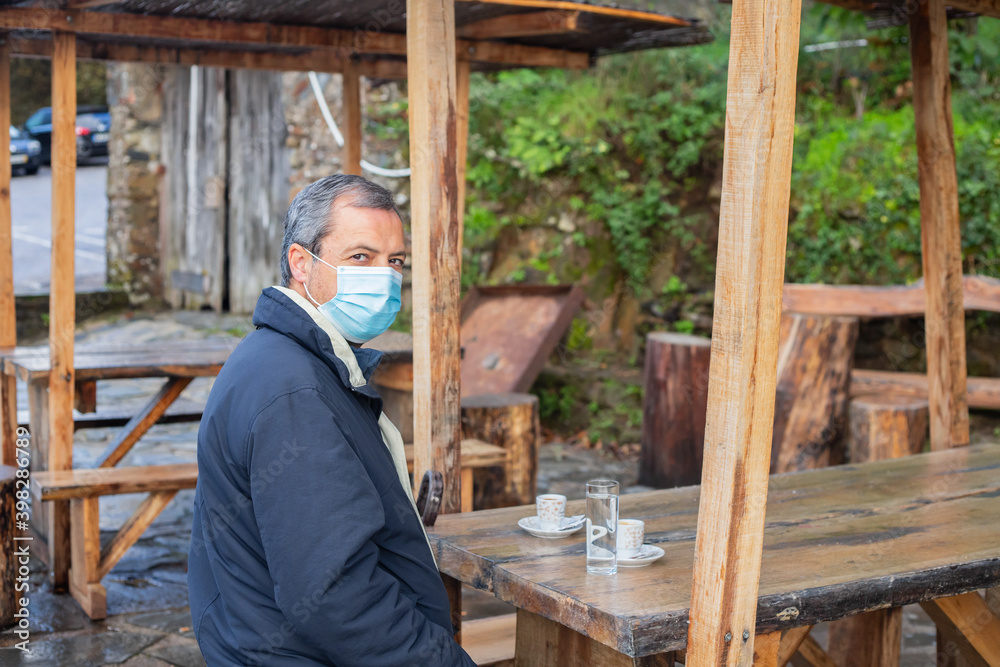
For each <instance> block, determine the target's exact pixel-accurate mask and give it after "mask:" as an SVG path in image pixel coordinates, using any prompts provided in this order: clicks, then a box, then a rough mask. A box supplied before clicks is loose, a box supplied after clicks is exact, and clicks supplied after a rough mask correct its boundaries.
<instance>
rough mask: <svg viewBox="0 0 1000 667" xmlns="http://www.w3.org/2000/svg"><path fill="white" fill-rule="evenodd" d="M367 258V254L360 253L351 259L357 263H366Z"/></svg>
mask: <svg viewBox="0 0 1000 667" xmlns="http://www.w3.org/2000/svg"><path fill="white" fill-rule="evenodd" d="M367 257H368V255H365V254H363V253H360V252H359V253H358V254H357V255H355V256H354V257H351V259H353V260H354V261H356V262H363V261H365V259H367Z"/></svg>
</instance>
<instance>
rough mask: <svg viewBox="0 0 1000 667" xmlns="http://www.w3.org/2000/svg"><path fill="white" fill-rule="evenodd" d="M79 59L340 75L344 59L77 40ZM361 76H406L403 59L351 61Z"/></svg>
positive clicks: (29, 51)
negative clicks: (354, 62)
mask: <svg viewBox="0 0 1000 667" xmlns="http://www.w3.org/2000/svg"><path fill="white" fill-rule="evenodd" d="M9 43H10V45H11V54H12V55H14V56H18V57H21V58H50V57H52V42H50V41H48V40H44V39H9ZM77 58H78V59H79V60H110V61H117V62H139V63H149V64H159V65H188V66H190V65H201V66H203V67H225V68H227V69H254V70H275V71H279V72H307V71H310V70H311V71H315V72H330V73H338V74H342V73H343V72H344V69H345V68H346V67H347V59H346V58H343V57H342V56H340V55H338V54H336V53H332V52H330V51H323V50H316V51H310V52H308V53H301V54H292V53H274V52H268V51H228V50H222V49H183V48H166V47H155V46H136V45H133V44H107V43H100V44H95V43H93V42H86V41H82V40H77ZM355 67H356V68H357V71H358V72H360V74H361V76H365V77H367V78H369V79H394V80H402V79H405V78H406V61H404V60H387V59H382V60H371V61H369V60H363V61H359V62H357V63H356V64H355Z"/></svg>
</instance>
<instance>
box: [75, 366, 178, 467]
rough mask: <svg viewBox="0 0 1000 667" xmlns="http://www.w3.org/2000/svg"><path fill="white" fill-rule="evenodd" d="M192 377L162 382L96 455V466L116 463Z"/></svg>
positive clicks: (156, 419) (109, 465) (108, 465)
mask: <svg viewBox="0 0 1000 667" xmlns="http://www.w3.org/2000/svg"><path fill="white" fill-rule="evenodd" d="M192 379H193V378H189V377H174V378H170V379H169V380H167V381H166V382H164V383H163V386H161V387H160V389H159V390H158V391H157V392H156V393H155V394H154V395H153V397H152V398H151V399H150V400H149V401H148V402H147V403H146V405H145V406H143V408H142V410H140V411H139V412H138V413H137V414H136V415H135V416H133V417H132V418H131V419H130V420H129V422H128V423H127V424H125V426H124V427H123V428H122V430H121V431H119V432H118V435H116V436H115V439H114V440H112V441H111V444H109V445H108V447H107V449H105V450H104V452H103V453H102V454H101V455H100V456H99V457H98V459H97V464H96V465H95V466H94V467H96V468H110V467H113V466H116V465H118V462H119V461H121V460H122V459H123V458H125V455H126V454H128V453H129V451H131V450H132V447H133V446H134V445H135V443H136V442H138V441H139V438H141V437H142V436H143V435H145V433H146V431H148V430H149V429H150V428H152V426H153V424H155V423H157V422H158V421H159V420H160V417H162V416H163V413H165V412H166V411H167V408H168V407H170V405H171V404H172V403H173V402H174V401H176V400H177V397H178V396H180V395H181V392H182V391H184V389H186V388H187V386H188V385H189V384H191V380H192Z"/></svg>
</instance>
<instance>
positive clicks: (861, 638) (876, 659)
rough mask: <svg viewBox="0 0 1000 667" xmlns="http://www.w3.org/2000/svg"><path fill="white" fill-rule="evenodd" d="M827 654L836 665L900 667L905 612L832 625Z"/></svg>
mask: <svg viewBox="0 0 1000 667" xmlns="http://www.w3.org/2000/svg"><path fill="white" fill-rule="evenodd" d="M829 638H830V641H829V649H828V651H827V654H828V655H829V656H830V659H831V660H833V663H834V664H836V665H865V667H899V654H900V649H901V647H902V642H903V608H902V607H890V608H889V609H878V610H876V611H870V612H867V613H865V614H858V615H857V616H849V617H848V618H843V619H840V620H838V621H834V622H833V623H832V624H831V625H830V631H829Z"/></svg>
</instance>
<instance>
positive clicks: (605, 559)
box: [587, 480, 618, 574]
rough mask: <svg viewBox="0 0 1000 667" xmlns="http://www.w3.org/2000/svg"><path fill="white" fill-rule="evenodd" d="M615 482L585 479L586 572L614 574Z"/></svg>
mask: <svg viewBox="0 0 1000 667" xmlns="http://www.w3.org/2000/svg"><path fill="white" fill-rule="evenodd" d="M617 537H618V482H616V481H614V480H591V481H590V482H587V572H589V573H590V574H615V573H616V572H617V571H618V560H617V558H616V554H615V551H616V548H617V545H616V540H617Z"/></svg>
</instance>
